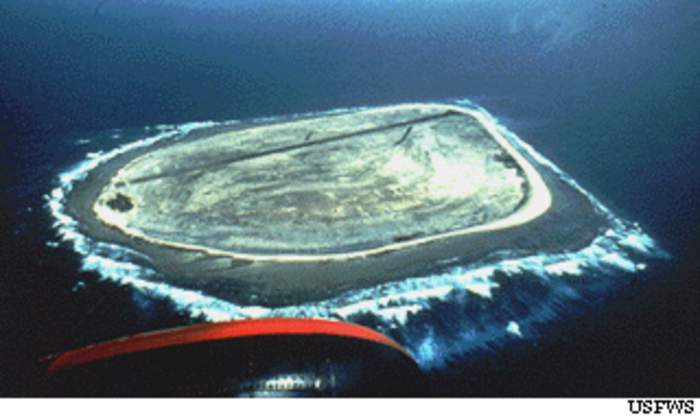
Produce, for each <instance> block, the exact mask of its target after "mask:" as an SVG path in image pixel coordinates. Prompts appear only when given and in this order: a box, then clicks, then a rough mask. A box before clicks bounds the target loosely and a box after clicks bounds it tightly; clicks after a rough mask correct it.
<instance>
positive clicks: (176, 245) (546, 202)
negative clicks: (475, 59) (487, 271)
mask: <svg viewBox="0 0 700 420" xmlns="http://www.w3.org/2000/svg"><path fill="white" fill-rule="evenodd" d="M434 106H435V105H433V104H421V105H414V104H401V105H394V106H389V107H381V108H377V109H375V110H370V111H364V112H378V111H379V110H381V111H391V110H399V109H401V108H406V107H411V108H418V109H421V108H422V109H429V108H431V107H434ZM439 106H440V107H441V108H444V110H445V112H450V111H451V112H456V113H461V114H465V115H469V116H471V117H473V118H475V119H476V120H477V121H478V122H479V124H480V125H481V127H483V128H484V129H485V130H486V131H487V132H488V134H489V135H490V137H491V139H492V140H494V141H495V142H497V143H498V144H499V146H501V148H503V149H504V150H505V151H506V152H507V153H508V155H509V156H510V157H512V158H513V159H514V160H515V161H516V162H517V163H518V165H519V167H520V168H522V170H523V171H524V173H525V175H526V178H527V186H528V190H529V191H528V197H527V200H526V202H525V203H524V205H523V206H521V208H519V209H517V210H516V211H515V212H513V213H511V214H510V215H508V216H506V217H504V218H501V219H498V220H495V221H492V222H489V223H486V224H484V225H478V226H471V227H467V228H463V229H457V230H453V231H449V232H445V233H439V234H433V235H428V236H425V237H421V238H416V239H408V240H405V241H400V242H395V243H391V244H387V245H383V246H379V247H374V248H368V249H365V250H360V251H351V252H338V253H326V254H307V255H303V254H277V255H269V254H255V253H247V252H235V251H225V250H221V249H216V248H211V247H206V246H201V245H191V244H185V243H181V242H171V241H165V240H162V239H156V238H153V237H150V236H148V235H146V234H144V233H143V232H141V231H140V230H138V229H135V228H129V227H126V226H123V223H119V221H120V219H121V217H120V215H118V214H115V212H114V211H112V210H110V209H108V208H106V207H104V206H99V204H98V203H95V205H94V206H93V208H92V210H93V212H94V214H95V217H97V219H98V220H100V221H101V222H102V223H104V224H106V225H108V226H111V227H113V228H115V229H118V230H119V231H121V232H122V233H123V234H124V235H126V236H128V237H130V238H132V239H137V240H143V241H147V242H150V243H152V244H155V245H159V246H163V247H168V248H172V249H177V250H181V251H189V252H202V253H204V254H206V255H209V256H211V257H227V258H232V259H236V260H246V261H266V262H321V261H331V260H333V261H344V260H349V259H355V258H367V257H371V256H375V255H380V254H384V253H388V252H393V251H398V250H401V249H405V248H410V247H416V246H420V245H424V244H427V243H430V242H434V241H439V240H443V239H447V238H452V237H456V236H463V235H469V234H473V233H482V232H492V231H496V230H500V229H506V228H510V227H513V226H518V225H521V224H525V223H528V222H530V221H532V220H534V219H536V218H537V217H539V216H541V215H542V214H544V213H545V212H546V211H547V210H548V209H549V208H550V206H551V203H552V198H551V194H550V192H549V189H548V188H547V186H546V185H545V183H544V181H543V180H542V178H541V177H540V175H539V173H538V172H537V171H536V170H535V168H534V167H533V166H532V165H531V164H530V163H529V162H528V161H527V160H526V159H525V158H524V157H523V156H522V155H521V154H520V152H519V151H517V150H516V149H515V148H514V147H513V146H512V145H511V144H510V143H509V142H508V141H507V140H506V139H505V138H504V137H503V136H502V135H501V134H500V132H499V131H498V129H497V128H496V127H495V126H493V124H491V122H490V121H488V120H487V119H486V118H485V117H484V116H483V115H482V114H481V113H480V112H478V111H473V110H469V109H466V108H462V107H458V106H453V105H439ZM322 118H323V117H322ZM248 130H255V128H251V129H248ZM232 131H238V130H232ZM142 156H145V154H144V155H142ZM138 159H139V157H137V158H135V159H134V160H132V161H130V162H129V163H127V164H126V165H124V166H123V167H122V169H120V170H119V171H117V173H115V176H114V177H118V176H119V174H120V172H121V171H122V170H123V169H125V168H126V167H127V166H129V165H130V164H131V163H132V162H134V161H136V160H138ZM114 177H113V178H114Z"/></svg>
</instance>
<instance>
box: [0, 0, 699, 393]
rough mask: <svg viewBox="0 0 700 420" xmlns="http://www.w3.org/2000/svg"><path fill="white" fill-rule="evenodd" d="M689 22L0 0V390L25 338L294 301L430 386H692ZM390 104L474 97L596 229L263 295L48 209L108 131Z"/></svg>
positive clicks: (19, 361)
mask: <svg viewBox="0 0 700 420" xmlns="http://www.w3.org/2000/svg"><path fill="white" fill-rule="evenodd" d="M699 35H700V6H699V5H697V4H695V3H694V2H691V1H689V2H680V1H677V2H664V3H661V2H654V1H639V2H634V4H633V3H631V2H623V1H605V2H602V1H601V2H595V1H592V2H577V3H574V5H573V6H572V5H571V3H570V2H564V1H530V2H516V1H493V2H486V1H468V0H465V1H447V0H443V1H440V0H436V1H430V2H418V1H405V0H399V1H396V2H390V3H384V2H373V1H353V2H332V3H331V2H321V1H309V2H304V4H303V5H299V4H295V5H292V4H287V3H286V2H282V1H268V2H262V3H261V2H252V1H240V2H234V4H233V5H231V4H229V2H223V1H197V2H184V1H176V0H164V1H161V2H146V1H137V0H132V1H124V2H116V1H115V2H113V1H106V2H105V1H89V0H81V1H67V0H65V1H53V2H46V1H38V0H29V1H26V2H22V3H21V4H17V2H9V1H7V2H0V39H2V40H3V41H4V42H3V44H4V45H5V46H6V48H3V49H2V51H0V70H1V71H2V75H3V77H2V78H1V79H0V123H1V124H0V130H2V131H0V134H2V136H3V137H4V138H5V139H6V141H4V142H3V148H4V150H3V153H2V159H3V162H2V163H3V167H5V168H8V169H9V171H5V173H4V176H3V183H5V184H6V185H7V186H6V187H4V188H3V197H2V205H3V207H2V211H3V216H4V219H5V220H6V223H4V224H3V227H4V228H5V232H3V233H4V235H3V239H4V241H3V252H2V263H3V264H2V267H3V272H2V274H3V275H2V285H1V286H0V287H1V289H0V290H1V291H2V293H1V294H0V311H1V313H0V314H1V315H2V317H1V318H0V328H1V329H2V332H3V336H4V337H5V339H3V340H2V343H1V344H0V346H2V348H1V349H0V350H1V353H0V363H2V365H3V367H4V369H3V371H2V373H1V374H0V392H2V393H3V394H11V395H17V394H20V395H24V394H32V393H33V392H36V386H35V383H36V378H37V374H38V370H39V369H40V368H39V366H38V365H37V363H36V361H37V360H38V359H39V358H40V357H42V356H44V355H46V354H49V353H51V352H56V351H60V350H64V349H67V348H71V347H75V346H78V345H82V344H87V343H90V342H93V341H96V340H102V339H109V338H114V337H118V336H122V335H125V334H131V333H135V332H140V331H146V330H150V329H154V328H161V327H165V326H172V325H181V324H189V323H193V322H198V321H202V320H223V319H238V318H245V317H259V316H277V315H283V316H284V315H295V316H321V317H330V318H337V319H346V320H350V321H354V322H358V323H362V324H364V325H368V326H371V327H374V328H377V329H378V330H380V331H382V332H384V333H386V334H388V335H390V336H392V337H394V338H395V339H397V340H398V341H399V342H401V343H402V344H403V345H405V346H406V348H407V349H408V351H409V352H410V353H411V354H413V355H414V357H415V358H416V359H417V360H418V361H419V363H420V365H421V366H422V367H423V368H424V370H425V371H426V372H427V374H428V375H429V377H430V378H431V383H432V388H431V391H430V392H431V393H434V394H435V395H514V396H517V395H631V394H640V393H642V394H648V395H657V396H658V395H664V394H679V393H680V394H694V395H697V394H698V391H699V389H700V386H699V384H698V382H697V379H696V378H697V377H699V376H698V375H697V373H698V362H697V361H696V358H695V357H693V355H694V354H696V353H697V351H698V350H700V348H699V346H698V338H697V334H696V333H695V331H697V327H698V321H699V318H700V315H699V314H698V308H699V307H700V305H698V303H700V300H699V299H698V292H697V284H696V282H697V281H698V273H699V272H700V271H699V270H698V263H697V261H696V255H698V254H697V251H698V234H699V231H698V227H700V223H699V221H700V217H698V215H699V214H700V212H698V210H699V209H700V205H699V203H698V201H699V200H700V191H699V190H698V182H697V180H698V179H700V176H699V175H700V169H699V167H698V165H697V163H696V162H697V161H698V158H700V147H699V145H700V143H699V142H700V130H699V129H698V127H700V124H699V123H700V113H699V112H698V109H700V107H699V106H700V80H699V79H700V76H699V75H700V51H698V50H697V48H695V44H696V41H697V39H700V36H699ZM407 101H437V102H448V103H457V104H460V105H462V106H468V107H474V108H478V109H480V110H482V112H484V113H487V115H488V116H489V118H490V119H491V121H493V123H494V124H497V125H498V127H499V129H500V130H501V131H502V132H503V133H504V134H506V135H507V137H508V139H509V141H511V142H512V143H513V144H515V145H516V146H518V147H520V148H521V149H522V150H525V151H526V152H528V153H530V154H531V155H532V156H533V158H535V159H536V160H538V161H539V162H540V163H541V164H543V165H553V166H552V168H554V170H556V171H557V172H558V173H559V174H560V176H561V177H562V178H563V179H566V180H568V182H570V183H572V185H575V186H576V187H577V188H580V189H581V191H582V192H583V193H585V194H587V195H588V196H589V197H590V199H591V200H592V202H593V203H594V204H595V205H596V206H598V209H599V210H600V211H601V212H603V213H605V214H607V215H609V223H610V228H609V229H608V231H606V232H605V233H604V234H602V235H601V236H600V237H599V238H598V239H596V241H594V242H593V243H592V244H591V245H590V246H588V247H586V248H584V249H582V250H571V252H567V253H563V254H559V255H535V256H531V257H526V258H520V259H517V258H511V257H510V256H508V255H507V254H505V253H504V256H503V260H502V261H499V262H496V263H490V264H477V265H475V266H470V267H457V268H455V269H454V270H453V271H451V272H448V273H442V274H440V275H436V276H432V277H428V278H414V279H397V281H396V282H393V283H390V284H388V285H385V286H382V287H378V288H375V289H370V290H362V291H357V292H355V293H352V294H349V295H343V296H340V297H338V298H337V299H331V300H329V301H324V302H317V303H315V304H313V305H304V306H300V307H288V308H277V309H271V308H265V307H241V306H238V305H236V303H235V302H223V301H219V300H216V299H213V298H211V297H208V296H205V295H203V294H202V293H200V292H198V291H191V290H180V289H175V288H172V287H169V286H167V279H162V278H160V277H159V275H158V273H154V272H152V271H149V269H148V267H147V264H144V263H143V261H142V259H141V258H140V257H139V256H138V255H134V253H132V252H130V251H129V250H126V249H122V248H118V247H115V246H113V245H109V244H100V243H95V242H93V241H91V240H90V239H89V238H85V237H83V236H82V235H80V234H79V232H78V231H77V230H76V229H75V226H74V225H73V224H72V222H71V220H69V219H67V218H66V217H67V216H66V215H65V214H64V213H63V212H62V209H61V200H62V196H63V194H65V193H66V192H67V190H68V189H70V188H71V185H73V183H75V182H79V180H80V177H81V176H84V174H85V173H86V171H88V170H89V169H90V168H91V167H93V166H94V165H96V164H99V162H100V161H101V160H104V159H107V158H109V156H110V154H111V153H118V151H120V150H124V148H127V147H138V145H142V144H144V143H145V142H154V141H168V140H169V139H172V138H173V137H177V136H179V135H182V134H184V133H186V132H187V131H188V130H191V129H194V128H196V127H199V126H202V125H212V124H218V123H220V122H222V121H228V122H231V121H245V120H250V119H256V118H258V119H259V118H269V119H273V118H274V117H275V116H280V115H290V114H309V113H310V114H316V113H319V112H328V111H330V112H338V111H342V110H347V109H354V108H358V107H372V106H379V105H386V104H392V103H400V102H407ZM514 285H515V286H514ZM506 291H507V293H506Z"/></svg>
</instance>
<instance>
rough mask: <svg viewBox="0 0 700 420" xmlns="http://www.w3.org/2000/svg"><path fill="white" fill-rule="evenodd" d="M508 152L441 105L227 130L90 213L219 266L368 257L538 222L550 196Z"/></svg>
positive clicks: (164, 155) (150, 170)
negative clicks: (225, 258) (217, 260)
mask: <svg viewBox="0 0 700 420" xmlns="http://www.w3.org/2000/svg"><path fill="white" fill-rule="evenodd" d="M502 143H503V142H499V141H498V139H496V138H495V137H494V135H493V134H492V133H491V132H489V131H488V129H487V127H485V126H484V125H483V124H482V123H481V122H480V121H479V120H478V119H477V118H476V117H475V116H473V115H471V114H469V113H467V112H460V111H459V110H458V109H455V108H452V107H446V106H440V105H430V106H428V105H408V106H395V107H386V108H379V109H374V110H371V111H364V112H356V113H350V114H345V115H339V116H332V117H324V118H316V119H308V120H301V121H294V122H287V123H281V124H275V125H268V126H262V127H256V128H250V129H247V130H239V131H231V132H224V133H220V134H216V135H213V136H211V137H207V138H203V139H200V140H198V141H195V142H185V143H176V144H173V145H170V146H167V147H163V148H160V149H156V150H154V151H152V152H150V153H147V154H145V155H142V156H140V157H138V158H136V159H134V160H132V161H130V162H129V163H128V164H126V165H125V166H124V167H123V168H121V169H120V170H119V171H118V172H117V173H116V175H115V176H114V177H113V178H112V179H111V181H110V182H109V184H108V185H106V186H105V187H104V189H103V190H102V193H101V194H100V196H99V198H98V199H97V202H96V204H95V207H94V208H95V212H96V214H97V215H98V217H99V218H100V219H101V220H102V221H103V222H104V223H107V224H109V225H111V226H114V227H116V228H118V229H120V230H122V231H123V232H124V233H126V234H128V235H130V236H132V237H137V238H140V239H144V240H146V241H150V242H153V243H158V244H160V245H165V246H171V247H179V248H183V249H196V250H203V251H206V252H209V253H210V254H213V255H226V254H230V255H231V256H234V257H239V258H250V259H255V258H267V259H270V258H280V259H294V258H344V257H356V256H363V255H366V254H372V253H377V252H384V251H387V250H391V249H397V248H398V247H404V246H415V245H419V244H421V243H423V242H425V241H429V240H437V239H439V238H440V237H441V235H453V234H466V233H469V232H471V231H472V230H478V229H483V228H485V227H493V225H495V224H498V222H501V223H500V224H501V225H503V223H502V222H503V220H505V219H507V218H509V219H511V224H512V223H522V222H524V221H527V220H528V219H531V218H533V217H536V216H537V215H538V214H536V213H537V212H542V211H543V206H542V205H539V206H537V209H536V211H535V213H533V208H532V207H533V206H532V205H530V206H528V204H531V203H530V202H531V201H533V200H534V201H537V202H539V203H542V202H545V207H544V208H546V205H548V204H546V203H548V199H549V197H548V194H549V192H548V191H547V190H546V187H544V184H543V183H542V181H541V179H539V176H538V175H537V174H536V173H535V172H534V170H533V169H532V168H531V167H529V164H528V163H527V162H526V161H525V160H524V159H522V157H520V156H517V155H516V153H517V152H515V151H514V150H508V149H507V148H504V145H503V144H502ZM523 166H528V168H526V169H528V170H529V171H528V170H525V169H524V168H523ZM533 177H534V178H537V179H532V178H533ZM533 184H534V185H535V186H536V187H537V188H533ZM517 213H522V214H520V217H518V218H514V217H513V215H515V214H517ZM516 219H517V220H516Z"/></svg>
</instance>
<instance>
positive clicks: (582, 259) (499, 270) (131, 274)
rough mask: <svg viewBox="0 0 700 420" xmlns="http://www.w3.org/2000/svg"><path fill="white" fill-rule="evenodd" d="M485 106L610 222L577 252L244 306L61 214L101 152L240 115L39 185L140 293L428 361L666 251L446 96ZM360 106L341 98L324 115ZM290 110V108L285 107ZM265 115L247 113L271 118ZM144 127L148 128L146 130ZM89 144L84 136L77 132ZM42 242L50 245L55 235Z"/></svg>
mask: <svg viewBox="0 0 700 420" xmlns="http://www.w3.org/2000/svg"><path fill="white" fill-rule="evenodd" d="M449 103H451V104H456V105H459V106H462V107H466V108H470V109H473V110H476V111H478V112H480V113H482V114H483V115H484V116H486V117H487V118H488V119H489V121H490V122H491V123H493V125H494V126H495V127H497V129H498V130H500V132H501V133H502V134H503V135H504V137H505V138H506V139H507V140H508V141H510V142H511V143H512V144H513V145H514V146H515V147H516V148H518V149H519V150H520V151H521V152H523V153H524V154H526V155H529V156H530V157H531V158H532V159H534V160H535V161H537V162H538V163H540V164H541V165H544V166H546V167H547V168H549V169H550V170H552V171H553V172H554V173H556V174H557V175H558V176H559V177H560V178H561V179H562V180H563V181H565V182H566V183H568V184H570V185H571V186H572V187H574V188H576V189H577V190H578V191H580V192H581V193H582V194H584V195H585V196H586V197H588V199H589V200H590V202H591V203H592V205H593V206H594V208H595V209H596V211H597V212H599V213H600V214H602V215H604V216H605V217H606V219H607V221H608V228H607V230H606V231H605V232H604V233H603V234H601V235H600V236H598V237H597V238H595V239H594V240H593V241H592V243H591V244H589V245H588V246H586V247H585V248H583V249H581V250H578V251H575V252H565V253H558V254H539V255H532V256H527V257H515V256H513V255H509V254H508V252H507V251H504V252H502V253H501V259H500V261H497V262H489V263H478V264H473V265H469V266H464V267H455V268H452V269H451V270H449V271H447V272H443V273H440V274H434V275H430V276H426V277H415V278H406V279H397V280H396V281H394V282H391V283H387V284H383V285H380V286H376V287H371V288H366V289H362V290H356V291H352V292H348V293H346V294H343V295H341V296H338V297H336V298H333V299H328V300H324V301H320V302H315V303H309V304H303V305H296V306H288V307H281V308H269V307H264V306H243V305H237V304H236V303H233V302H227V301H224V300H221V299H217V298H214V297H211V296H207V295H206V294H204V293H202V292H199V291H196V290H185V289H182V288H177V287H174V286H171V285H169V284H167V279H163V278H162V275H160V274H159V273H157V272H155V271H154V270H152V269H151V268H149V267H148V266H147V264H144V263H143V262H144V261H146V262H147V259H148V258H147V257H146V256H145V255H142V254H139V253H137V252H136V251H133V250H131V249H128V248H126V247H123V246H119V245H114V244H109V243H104V242H99V241H96V240H94V239H92V238H89V237H87V236H85V235H83V234H82V233H81V232H80V230H79V226H78V222H77V221H76V220H75V219H73V218H72V217H71V216H70V215H68V214H67V212H66V210H65V199H66V196H67V194H68V193H69V192H70V191H71V190H72V188H73V187H74V185H75V184H76V183H78V182H80V181H82V180H84V179H85V178H86V176H87V175H88V173H89V172H90V171H91V170H93V169H94V168H95V167H97V166H98V165H100V164H102V163H103V162H105V161H107V160H109V159H112V158H114V157H116V156H118V155H120V154H123V153H126V152H128V151H131V150H134V149H136V148H142V147H146V146H150V145H152V144H154V143H157V142H165V141H173V140H176V139H178V138H181V137H183V136H185V135H186V134H187V133H189V132H191V131H192V130H195V129H199V128H204V127H211V126H216V125H221V124H228V125H234V124H237V123H238V122H237V121H225V122H211V121H209V122H198V123H189V124H183V125H161V126H156V127H154V128H149V129H150V130H153V129H155V131H157V134H156V135H153V136H151V137H147V138H143V139H139V140H136V141H133V142H131V143H127V144H124V145H122V146H120V147H117V148H115V149H113V150H111V151H109V152H97V153H89V154H88V155H87V156H86V158H85V160H83V161H81V162H80V163H78V164H76V165H75V166H73V167H71V168H69V169H68V170H66V171H64V172H63V173H61V174H60V175H59V177H58V185H57V186H56V188H54V189H53V190H52V191H51V193H50V194H48V195H46V197H45V198H46V204H47V207H48V209H49V211H50V212H51V214H52V215H53V217H54V220H55V222H54V225H53V227H54V229H55V230H56V233H57V236H58V238H59V241H60V242H61V243H63V244H66V245H67V246H70V247H72V249H73V250H75V251H76V252H77V253H78V254H80V255H81V258H82V269H83V270H85V271H94V272H97V273H99V275H100V276H101V277H102V278H103V279H106V280H110V281H113V282H116V283H120V284H124V285H129V286H131V287H133V288H135V289H137V290H139V291H140V292H142V293H144V294H146V295H147V296H150V297H153V298H167V299H170V300H171V301H172V302H173V304H174V305H175V306H176V307H177V308H178V309H179V310H182V311H186V312H187V313H188V314H190V315H191V316H192V317H196V318H204V319H206V320H209V321H224V320H232V319H244V318H260V317H278V316H282V317H291V316H294V317H317V318H328V319H339V320H345V321H350V322H357V323H360V324H364V325H367V326H370V327H372V328H375V329H377V330H379V331H381V332H383V333H385V334H387V335H389V336H392V337H393V338H394V339H396V340H397V341H398V342H400V343H401V344H402V345H404V346H405V347H406V349H407V350H408V351H409V352H410V353H411V354H412V355H413V356H414V357H415V358H416V360H417V361H418V362H419V364H420V365H421V366H422V367H423V368H425V369H431V368H437V367H440V366H442V365H443V364H445V363H447V362H448V361H449V360H450V359H451V358H454V357H457V356H459V355H462V354H464V353H468V352H472V351H478V350H480V349H489V348H494V347H497V346H499V345H502V344H503V343H507V342H508V341H509V340H524V339H536V338H537V337H538V336H539V334H540V333H541V332H542V331H543V330H544V329H545V328H546V326H547V325H548V324H550V323H551V321H553V320H556V319H558V318H560V317H564V316H566V315H568V314H571V313H573V312H575V311H576V310H578V309H577V308H581V307H582V306H585V305H586V304H587V302H588V301H589V300H590V297H593V296H601V295H603V294H605V293H609V292H610V291H611V290H614V289H615V287H616V286H619V285H620V284H621V283H623V282H622V281H621V280H620V275H621V274H623V275H624V274H628V275H629V274H630V273H636V272H639V271H643V270H645V269H646V268H647V263H646V262H644V261H646V260H648V259H650V258H652V257H656V258H658V257H664V256H666V254H665V253H664V251H663V250H661V249H660V248H659V247H658V246H657V244H656V243H655V242H654V240H653V239H652V238H651V237H649V236H648V235H647V234H646V233H644V232H643V231H642V229H641V228H640V226H639V225H637V224H636V223H631V222H628V221H625V220H622V219H620V218H618V217H616V216H615V215H614V214H613V213H612V212H611V211H610V210H609V209H608V208H607V207H605V206H604V205H603V204H602V203H601V202H600V201H598V200H597V199H596V198H595V197H594V196H592V195H591V194H590V193H588V192H587V191H585V190H584V189H583V188H582V187H581V186H580V185H579V184H578V183H577V182H576V181H575V180H573V179H572V178H571V177H569V176H568V175H566V174H565V173H564V172H562V171H561V170H560V169H559V168H558V167H557V166H556V165H554V164H553V163H552V162H551V161H549V160H548V159H546V158H545V157H544V156H542V155H540V154H539V153H538V152H536V151H535V150H534V149H533V148H532V147H531V146H530V145H528V144H527V143H525V142H524V141H522V140H521V139H520V138H519V137H518V136H517V135H515V134H514V133H512V132H511V131H510V130H508V129H507V128H506V127H504V126H503V125H502V124H500V123H499V121H498V120H497V119H496V118H494V117H493V116H491V115H490V114H489V113H488V112H487V111H486V110H484V109H482V108H480V107H478V106H477V105H475V104H474V103H472V102H471V101H469V100H465V99H462V100H458V101H451V102H449ZM359 109H366V108H342V109H336V110H333V111H329V112H324V113H309V114H300V115H294V116H292V117H296V116H323V115H331V114H337V113H342V112H347V111H351V110H359ZM286 118H288V117H286ZM280 119H281V118H278V117H266V118H260V119H257V120H254V121H253V122H274V121H278V120H280ZM150 130H149V131H150ZM78 142H79V143H80V144H88V143H89V139H81V140H79V141H78ZM47 245H49V246H53V247H55V246H57V242H53V241H52V242H50V243H48V244H47Z"/></svg>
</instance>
